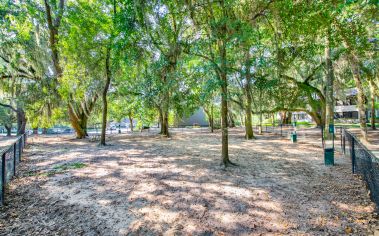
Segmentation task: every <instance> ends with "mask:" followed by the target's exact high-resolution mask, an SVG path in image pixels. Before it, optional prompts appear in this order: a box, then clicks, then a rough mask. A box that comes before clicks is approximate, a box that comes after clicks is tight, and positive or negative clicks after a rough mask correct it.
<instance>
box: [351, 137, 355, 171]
mask: <svg viewBox="0 0 379 236" xmlns="http://www.w3.org/2000/svg"><path fill="white" fill-rule="evenodd" d="M354 146H355V139H354V137H353V136H351V165H352V167H351V170H352V171H353V174H355V147H354Z"/></svg>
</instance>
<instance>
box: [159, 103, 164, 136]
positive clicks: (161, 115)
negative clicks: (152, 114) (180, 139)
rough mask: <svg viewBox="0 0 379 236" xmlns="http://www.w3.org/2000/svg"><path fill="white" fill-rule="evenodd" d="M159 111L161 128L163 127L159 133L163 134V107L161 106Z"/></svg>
mask: <svg viewBox="0 0 379 236" xmlns="http://www.w3.org/2000/svg"><path fill="white" fill-rule="evenodd" d="M158 111H159V124H160V128H161V131H160V132H159V134H163V112H162V108H161V107H159V109H158Z"/></svg>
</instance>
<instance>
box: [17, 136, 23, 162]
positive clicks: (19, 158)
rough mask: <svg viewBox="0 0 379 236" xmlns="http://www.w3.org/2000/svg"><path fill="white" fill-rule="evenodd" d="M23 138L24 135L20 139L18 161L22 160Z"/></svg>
mask: <svg viewBox="0 0 379 236" xmlns="http://www.w3.org/2000/svg"><path fill="white" fill-rule="evenodd" d="M22 140H23V137H22V136H21V139H20V140H18V162H20V161H21V152H22V149H21V148H22Z"/></svg>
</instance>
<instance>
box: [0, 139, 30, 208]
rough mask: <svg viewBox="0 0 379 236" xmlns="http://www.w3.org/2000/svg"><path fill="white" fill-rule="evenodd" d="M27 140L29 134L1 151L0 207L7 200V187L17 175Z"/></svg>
mask: <svg viewBox="0 0 379 236" xmlns="http://www.w3.org/2000/svg"><path fill="white" fill-rule="evenodd" d="M26 140H27V134H23V135H21V136H19V137H18V138H17V140H16V141H15V142H13V143H12V144H11V145H10V146H9V147H8V148H6V149H4V150H3V151H1V153H0V154H1V172H0V178H1V179H0V205H3V203H4V199H5V188H6V185H7V184H8V183H9V182H10V181H11V180H12V178H13V177H14V176H15V175H16V171H17V165H18V164H19V163H20V161H21V156H22V155H21V154H22V152H23V151H24V147H25V144H26Z"/></svg>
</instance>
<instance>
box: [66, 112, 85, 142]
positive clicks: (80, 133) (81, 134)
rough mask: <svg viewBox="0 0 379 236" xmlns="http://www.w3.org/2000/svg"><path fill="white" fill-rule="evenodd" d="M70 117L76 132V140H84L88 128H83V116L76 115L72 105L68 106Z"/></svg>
mask: <svg viewBox="0 0 379 236" xmlns="http://www.w3.org/2000/svg"><path fill="white" fill-rule="evenodd" d="M68 116H69V119H70V123H71V126H72V128H73V129H74V130H75V133H76V138H78V139H83V138H85V137H86V127H85V128H83V118H84V117H83V116H82V115H80V116H79V114H78V115H77V114H75V113H74V111H73V108H72V105H69V106H68Z"/></svg>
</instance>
